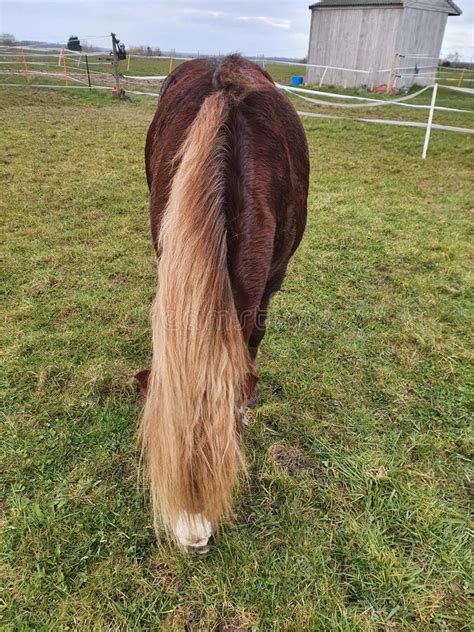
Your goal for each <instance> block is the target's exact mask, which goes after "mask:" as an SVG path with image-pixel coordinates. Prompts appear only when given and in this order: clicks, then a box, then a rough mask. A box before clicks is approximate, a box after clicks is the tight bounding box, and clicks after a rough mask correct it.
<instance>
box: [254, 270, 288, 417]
mask: <svg viewBox="0 0 474 632" xmlns="http://www.w3.org/2000/svg"><path fill="white" fill-rule="evenodd" d="M284 275H285V272H284V271H283V272H282V273H281V274H278V275H277V276H274V277H272V279H270V280H269V281H268V282H267V285H266V287H265V292H264V293H263V296H262V300H261V301H260V307H259V309H258V311H257V316H256V318H255V324H254V327H253V330H252V333H251V335H250V338H249V342H248V348H249V353H250V357H251V358H252V360H253V361H254V362H255V360H256V358H257V353H258V348H259V346H260V343H261V342H262V340H263V337H264V336H265V332H266V329H267V312H268V304H269V303H270V299H271V297H272V295H273V294H274V293H275V292H277V291H278V290H279V289H280V286H281V284H282V281H283V277H284ZM260 402H261V391H260V388H259V387H258V386H256V387H255V391H254V393H253V396H252V397H251V398H250V401H249V408H255V406H258V405H259V404H260Z"/></svg>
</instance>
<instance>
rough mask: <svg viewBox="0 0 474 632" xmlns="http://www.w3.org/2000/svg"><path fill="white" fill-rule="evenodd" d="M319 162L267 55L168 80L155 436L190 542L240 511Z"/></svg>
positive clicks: (155, 136) (160, 121)
mask: <svg viewBox="0 0 474 632" xmlns="http://www.w3.org/2000/svg"><path fill="white" fill-rule="evenodd" d="M308 171H309V167H308V152H307V145H306V139H305V136H304V131H303V129H302V126H301V123H300V121H299V118H298V116H297V115H296V113H295V111H294V109H293V107H292V106H291V104H290V103H289V101H288V100H287V98H286V97H285V96H283V95H282V94H280V93H279V92H278V90H277V89H276V87H275V86H274V84H273V82H272V80H271V78H270V77H269V76H268V75H267V73H265V72H264V71H263V70H261V69H260V68H259V67H258V66H256V65H255V64H253V63H251V62H248V61H246V60H244V59H242V58H240V57H239V56H236V55H235V56H231V57H227V58H226V59H224V60H223V61H221V62H220V63H218V62H216V61H213V60H193V61H190V62H187V63H184V64H182V65H181V66H179V67H178V68H176V70H175V71H174V72H173V73H171V75H170V76H169V77H168V78H167V79H166V81H165V83H164V85H163V88H162V91H161V95H160V104H159V107H158V110H157V112H156V114H155V117H154V119H153V122H152V124H151V126H150V129H149V132H148V137H147V143H146V172H147V180H148V185H149V189H150V217H151V229H152V237H153V243H154V245H155V248H156V250H157V254H158V257H159V277H160V281H159V287H158V290H157V296H156V299H155V304H154V310H153V315H152V328H153V361H152V369H151V374H150V377H149V379H148V387H147V400H146V404H145V411H144V416H143V421H142V440H143V452H144V456H145V461H146V463H147V465H148V469H149V475H150V479H151V487H152V496H153V500H154V509H155V516H157V517H158V518H161V522H162V523H163V524H164V526H165V527H166V528H168V530H169V531H170V532H171V533H173V534H174V535H175V536H176V537H177V539H178V540H179V541H180V542H181V543H182V544H184V545H191V546H193V545H194V546H204V545H206V544H207V539H208V537H209V535H210V532H211V529H212V528H215V527H217V525H218V524H219V522H220V520H221V519H222V517H223V516H225V515H226V514H228V512H229V508H230V501H231V494H232V490H233V487H234V485H235V482H236V479H237V475H238V470H239V467H241V466H242V465H243V457H242V454H241V448H240V441H239V423H240V422H239V419H238V417H239V415H238V411H239V408H240V407H241V406H243V405H245V403H246V401H248V400H249V399H250V398H251V396H252V392H253V389H254V387H255V381H256V369H255V366H254V361H255V357H256V354H257V349H258V345H259V343H260V341H261V339H262V337H263V335H264V333H265V316H266V310H267V306H268V303H269V300H270V297H271V295H272V293H273V292H275V291H276V290H278V289H279V288H280V285H281V283H282V280H283V277H284V275H285V271H286V267H287V263H288V260H289V258H290V257H291V255H292V254H293V252H294V251H295V249H296V248H297V246H298V244H299V242H300V240H301V237H302V235H303V231H304V227H305V222H306V198H307V192H308Z"/></svg>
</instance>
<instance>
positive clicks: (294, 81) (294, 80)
mask: <svg viewBox="0 0 474 632" xmlns="http://www.w3.org/2000/svg"><path fill="white" fill-rule="evenodd" d="M303 81H304V77H299V76H297V75H296V76H294V77H291V85H292V86H302V85H303Z"/></svg>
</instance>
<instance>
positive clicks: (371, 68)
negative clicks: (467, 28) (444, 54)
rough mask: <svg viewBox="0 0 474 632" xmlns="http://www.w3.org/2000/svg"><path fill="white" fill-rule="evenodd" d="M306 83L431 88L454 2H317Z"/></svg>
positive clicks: (313, 7)
mask: <svg viewBox="0 0 474 632" xmlns="http://www.w3.org/2000/svg"><path fill="white" fill-rule="evenodd" d="M309 8H310V9H311V31H310V38H309V51H308V63H309V64H314V66H312V67H311V66H310V67H309V68H308V72H307V82H308V83H311V84H320V85H323V84H324V85H334V86H340V87H348V88H349V87H358V86H363V85H367V86H369V87H371V88H373V87H375V86H377V85H381V84H388V85H389V86H392V85H395V86H396V87H398V88H400V87H409V86H411V85H413V84H418V85H422V86H424V85H429V84H430V83H432V82H433V80H434V78H435V76H436V68H437V65H438V60H439V55H440V51H441V45H442V43H443V37H444V31H445V28H446V22H447V19H448V16H450V15H461V10H460V9H459V8H458V7H457V6H456V5H455V3H454V2H453V1H452V0H319V2H316V3H315V4H312V5H311V6H310V7H309Z"/></svg>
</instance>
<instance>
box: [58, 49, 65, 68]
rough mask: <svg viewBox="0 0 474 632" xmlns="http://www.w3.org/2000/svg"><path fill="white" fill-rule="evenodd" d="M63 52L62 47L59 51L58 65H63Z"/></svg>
mask: <svg viewBox="0 0 474 632" xmlns="http://www.w3.org/2000/svg"><path fill="white" fill-rule="evenodd" d="M63 53H64V48H61V50H60V51H59V57H58V66H60V65H61V62H62V60H63Z"/></svg>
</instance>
